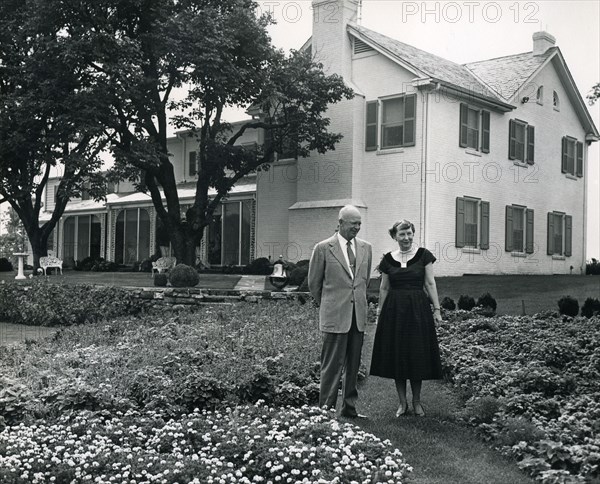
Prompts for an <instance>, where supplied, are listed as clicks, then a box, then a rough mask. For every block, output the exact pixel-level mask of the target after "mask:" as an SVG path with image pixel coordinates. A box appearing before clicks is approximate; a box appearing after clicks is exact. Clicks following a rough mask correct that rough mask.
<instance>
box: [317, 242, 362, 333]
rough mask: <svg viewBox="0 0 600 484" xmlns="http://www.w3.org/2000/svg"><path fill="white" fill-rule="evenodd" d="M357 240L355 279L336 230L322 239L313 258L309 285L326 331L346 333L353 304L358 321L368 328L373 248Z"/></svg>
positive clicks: (321, 326) (322, 326)
mask: <svg viewBox="0 0 600 484" xmlns="http://www.w3.org/2000/svg"><path fill="white" fill-rule="evenodd" d="M355 240H356V254H355V256H356V269H355V275H354V279H352V275H351V273H350V269H349V268H348V264H347V263H346V259H345V258H344V254H343V253H342V248H341V247H340V243H339V241H338V237H337V234H336V235H334V236H333V237H331V238H329V239H326V240H323V241H322V242H319V243H318V244H317V245H316V246H315V248H314V250H313V253H312V256H311V258H310V265H309V268H308V287H309V289H310V292H311V294H312V295H313V296H314V298H315V299H316V301H317V303H318V304H319V305H320V309H319V328H320V329H321V331H324V332H327V333H347V332H348V331H349V330H350V325H351V324H352V308H353V307H354V309H355V311H356V325H357V326H358V330H359V331H364V330H365V324H366V322H367V308H368V304H367V287H368V285H369V281H370V279H371V262H372V248H371V244H369V243H368V242H366V241H364V240H361V239H358V238H357V239H355Z"/></svg>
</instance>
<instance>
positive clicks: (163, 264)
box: [152, 257, 177, 276]
mask: <svg viewBox="0 0 600 484" xmlns="http://www.w3.org/2000/svg"><path fill="white" fill-rule="evenodd" d="M176 264H177V259H176V258H175V257H161V258H160V259H158V260H157V261H156V262H153V263H152V275H153V276H154V271H157V272H158V273H159V274H160V273H161V272H167V271H168V270H170V269H172V268H173V267H175V265H176Z"/></svg>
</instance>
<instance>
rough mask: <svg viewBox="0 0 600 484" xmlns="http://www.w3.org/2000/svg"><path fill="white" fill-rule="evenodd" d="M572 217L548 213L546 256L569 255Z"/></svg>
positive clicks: (560, 213)
mask: <svg viewBox="0 0 600 484" xmlns="http://www.w3.org/2000/svg"><path fill="white" fill-rule="evenodd" d="M572 227H573V217H571V215H566V214H564V213H562V212H548V234H547V235H548V244H547V245H548V255H559V256H561V255H564V256H566V257H569V256H570V255H571V247H572V245H571V242H572V232H573V228H572Z"/></svg>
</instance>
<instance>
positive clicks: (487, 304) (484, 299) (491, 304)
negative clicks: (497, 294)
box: [477, 292, 497, 311]
mask: <svg viewBox="0 0 600 484" xmlns="http://www.w3.org/2000/svg"><path fill="white" fill-rule="evenodd" d="M477 306H480V307H482V308H491V309H493V310H494V311H496V307H497V304H496V300H495V299H494V297H493V296H492V295H491V294H490V293H489V292H486V293H485V294H482V295H481V296H479V298H478V299H477Z"/></svg>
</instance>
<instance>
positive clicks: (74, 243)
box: [62, 215, 101, 266]
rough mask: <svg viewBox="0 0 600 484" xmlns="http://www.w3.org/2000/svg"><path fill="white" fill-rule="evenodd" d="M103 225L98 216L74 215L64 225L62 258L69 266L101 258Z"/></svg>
mask: <svg viewBox="0 0 600 484" xmlns="http://www.w3.org/2000/svg"><path fill="white" fill-rule="evenodd" d="M100 239H101V223H100V218H99V217H98V216H97V215H73V216H70V217H67V218H65V221H64V225H63V241H62V244H63V249H62V258H63V260H64V261H65V262H66V263H67V265H69V266H73V265H74V264H75V261H81V260H83V259H85V258H86V257H93V258H95V259H97V258H98V257H100V245H101V243H100Z"/></svg>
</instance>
